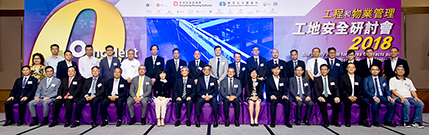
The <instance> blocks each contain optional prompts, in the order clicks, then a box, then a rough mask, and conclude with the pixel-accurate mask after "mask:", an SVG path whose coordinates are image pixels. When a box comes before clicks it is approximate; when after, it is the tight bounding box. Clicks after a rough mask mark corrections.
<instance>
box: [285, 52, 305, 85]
mask: <svg viewBox="0 0 429 135" xmlns="http://www.w3.org/2000/svg"><path fill="white" fill-rule="evenodd" d="M290 57H291V58H292V60H290V61H288V62H287V63H286V76H287V78H291V77H295V76H296V75H295V71H294V70H295V68H296V67H297V66H301V67H302V69H303V70H304V73H302V76H305V72H307V70H305V62H304V61H302V60H298V51H297V50H291V51H290Z"/></svg>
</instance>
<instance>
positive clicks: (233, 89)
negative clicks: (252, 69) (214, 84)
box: [220, 68, 243, 127]
mask: <svg viewBox="0 0 429 135" xmlns="http://www.w3.org/2000/svg"><path fill="white" fill-rule="evenodd" d="M234 75H235V68H228V78H227V79H224V80H222V81H221V82H220V83H221V85H220V95H221V96H222V101H223V112H224V113H225V126H226V127H228V126H229V119H228V118H229V117H228V114H229V105H230V104H231V103H232V105H233V106H234V113H235V126H236V127H239V126H240V123H238V118H239V116H240V101H241V100H240V95H241V93H242V92H243V89H242V87H241V82H240V80H238V79H237V78H234Z"/></svg>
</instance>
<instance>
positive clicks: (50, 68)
mask: <svg viewBox="0 0 429 135" xmlns="http://www.w3.org/2000/svg"><path fill="white" fill-rule="evenodd" d="M48 68H50V69H52V70H54V67H52V66H47V67H46V68H45V71H46V70H48Z"/></svg>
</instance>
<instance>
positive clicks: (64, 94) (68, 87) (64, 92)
mask: <svg viewBox="0 0 429 135" xmlns="http://www.w3.org/2000/svg"><path fill="white" fill-rule="evenodd" d="M76 69H77V68H76V67H73V66H72V67H69V68H68V70H67V74H68V77H66V78H63V79H62V80H61V85H60V88H59V89H58V92H57V97H56V100H55V101H54V105H53V106H52V119H53V121H52V123H51V124H50V125H49V127H54V126H56V125H58V115H59V112H60V109H61V107H62V106H63V104H64V106H65V107H66V114H65V116H64V118H65V119H66V123H65V124H64V127H68V126H70V124H71V122H70V120H71V116H72V113H73V104H74V103H76V102H77V101H78V100H79V97H80V95H81V93H80V90H81V87H82V83H83V81H82V79H81V78H79V77H78V76H76V74H77V73H76Z"/></svg>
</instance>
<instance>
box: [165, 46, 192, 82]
mask: <svg viewBox="0 0 429 135" xmlns="http://www.w3.org/2000/svg"><path fill="white" fill-rule="evenodd" d="M173 57H174V58H173V59H171V60H168V61H167V65H166V66H165V71H167V77H166V78H167V80H168V81H169V82H170V84H174V83H175V82H176V80H177V78H179V77H180V76H181V74H180V72H181V71H180V70H181V69H182V67H186V66H187V64H186V61H184V60H182V59H179V57H180V50H179V49H177V48H174V49H173Z"/></svg>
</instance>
